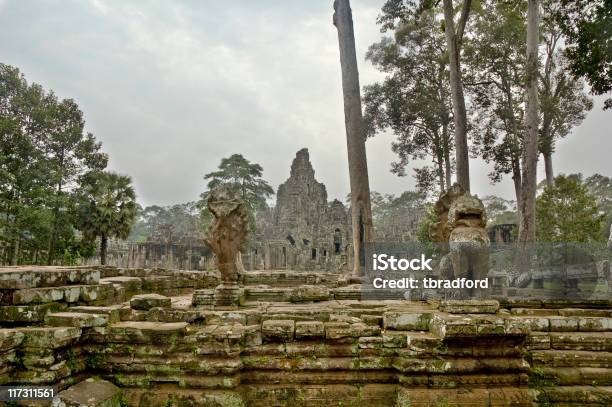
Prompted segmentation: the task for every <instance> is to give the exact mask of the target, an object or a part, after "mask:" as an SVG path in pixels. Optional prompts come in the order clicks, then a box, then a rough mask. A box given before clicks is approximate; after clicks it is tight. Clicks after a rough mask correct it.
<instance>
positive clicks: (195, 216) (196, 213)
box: [129, 202, 202, 242]
mask: <svg viewBox="0 0 612 407" xmlns="http://www.w3.org/2000/svg"><path fill="white" fill-rule="evenodd" d="M164 232H165V233H169V234H170V235H169V236H161V234H162V233H164ZM201 234H202V226H201V219H200V208H199V207H198V204H197V203H196V202H187V203H184V204H176V205H170V206H158V205H151V206H147V207H146V208H144V209H143V208H140V207H139V208H138V215H137V217H136V223H135V224H134V227H133V228H132V231H131V233H130V236H129V240H133V241H140V242H144V241H146V240H147V239H149V238H152V239H158V240H162V241H164V240H183V239H191V238H200V237H201Z"/></svg>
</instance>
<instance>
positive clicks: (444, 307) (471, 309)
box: [438, 300, 499, 314]
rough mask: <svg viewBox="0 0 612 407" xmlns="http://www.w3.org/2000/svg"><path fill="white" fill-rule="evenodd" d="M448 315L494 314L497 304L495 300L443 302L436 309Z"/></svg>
mask: <svg viewBox="0 0 612 407" xmlns="http://www.w3.org/2000/svg"><path fill="white" fill-rule="evenodd" d="M438 309H439V310H440V311H442V312H448V313H449V314H496V313H497V311H498V310H499V302H498V301H495V300H445V301H442V302H441V303H440V305H439V307H438Z"/></svg>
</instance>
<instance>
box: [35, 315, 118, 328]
mask: <svg viewBox="0 0 612 407" xmlns="http://www.w3.org/2000/svg"><path fill="white" fill-rule="evenodd" d="M45 323H46V324H47V325H50V326H75V327H77V328H90V327H94V326H105V325H107V324H108V315H105V314H89V313H84V312H56V313H53V314H48V315H47V316H46V317H45Z"/></svg>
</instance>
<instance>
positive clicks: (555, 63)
mask: <svg viewBox="0 0 612 407" xmlns="http://www.w3.org/2000/svg"><path fill="white" fill-rule="evenodd" d="M543 5H544V18H543V27H542V28H543V30H544V45H545V48H544V49H545V52H544V63H543V68H542V69H541V71H540V94H539V98H540V111H541V115H542V118H541V123H542V125H541V127H540V134H539V149H540V152H541V153H542V157H543V158H544V170H545V173H546V182H547V184H548V186H552V184H553V180H554V174H553V165H552V153H553V152H554V150H555V143H556V141H557V140H558V139H561V138H564V137H566V136H567V135H568V134H569V133H570V131H571V129H572V128H573V127H575V126H578V125H579V124H580V123H581V122H582V120H584V118H585V117H586V112H587V111H589V110H591V109H592V108H593V101H592V100H591V99H590V98H589V97H588V96H587V95H586V93H585V92H584V90H583V89H584V87H585V85H584V82H583V81H582V80H575V79H574V78H573V77H572V76H571V75H570V70H569V61H568V60H567V57H566V56H565V55H564V53H563V49H562V48H561V47H560V46H559V43H560V40H561V32H560V30H559V28H558V27H557V24H556V21H555V20H554V16H555V15H556V13H558V9H556V8H555V7H557V8H558V6H559V5H558V4H556V2H554V1H545V2H544V4H543Z"/></svg>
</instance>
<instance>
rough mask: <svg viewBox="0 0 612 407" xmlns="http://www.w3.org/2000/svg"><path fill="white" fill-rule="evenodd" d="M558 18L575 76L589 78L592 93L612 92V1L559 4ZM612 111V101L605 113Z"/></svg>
mask: <svg viewBox="0 0 612 407" xmlns="http://www.w3.org/2000/svg"><path fill="white" fill-rule="evenodd" d="M553 3H555V4H556V7H555V14H554V18H555V21H556V22H557V24H558V25H559V28H560V29H561V32H562V33H563V35H564V40H565V45H566V47H567V48H566V49H565V55H566V56H567V58H568V60H569V61H570V63H569V68H570V70H571V72H572V73H573V74H574V75H575V76H578V77H584V78H586V80H587V82H588V83H589V85H590V86H591V91H592V92H593V93H594V94H596V95H603V94H606V93H608V92H610V91H611V90H612V52H611V51H610V50H611V49H612V0H555V1H553ZM610 108H612V98H608V99H607V100H606V101H605V103H604V109H610Z"/></svg>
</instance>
